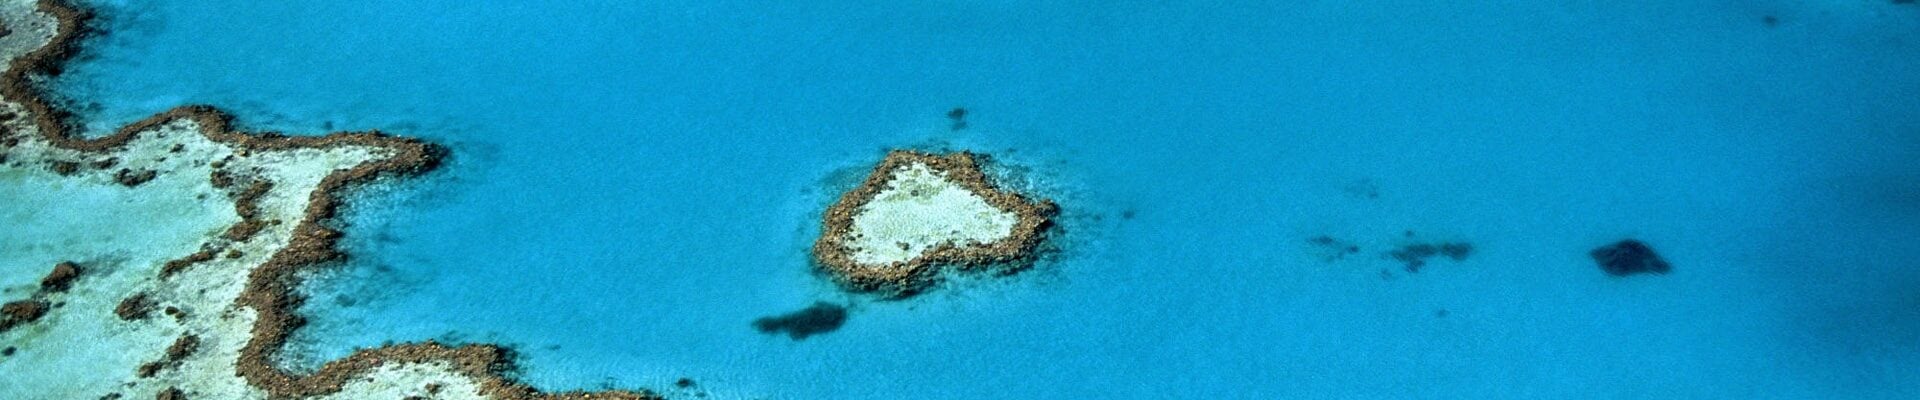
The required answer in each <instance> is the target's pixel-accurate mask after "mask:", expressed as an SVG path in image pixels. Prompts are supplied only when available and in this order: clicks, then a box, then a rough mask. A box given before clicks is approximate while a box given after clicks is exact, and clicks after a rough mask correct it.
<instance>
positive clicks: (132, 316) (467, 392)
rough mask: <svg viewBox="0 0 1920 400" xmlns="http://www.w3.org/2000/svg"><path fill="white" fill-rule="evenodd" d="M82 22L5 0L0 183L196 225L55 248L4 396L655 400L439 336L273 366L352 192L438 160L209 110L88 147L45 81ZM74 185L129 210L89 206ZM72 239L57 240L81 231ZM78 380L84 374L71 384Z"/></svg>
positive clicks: (58, 201) (328, 256) (431, 153)
mask: <svg viewBox="0 0 1920 400" xmlns="http://www.w3.org/2000/svg"><path fill="white" fill-rule="evenodd" d="M87 18H88V14H87V13H86V12H85V11H84V10H80V9H77V8H74V7H71V6H68V5H66V4H62V3H61V2H59V1H56V0H40V1H38V2H34V1H32V0H0V26H4V27H6V28H5V33H0V57H4V58H5V59H6V60H9V61H10V62H9V63H7V64H6V65H5V66H4V68H5V70H4V73H0V97H3V99H0V184H7V185H15V184H17V185H23V186H33V187H44V188H46V190H48V191H53V192H58V193H56V195H49V196H42V197H43V198H40V199H39V200H32V199H28V200H20V201H23V202H28V201H40V202H42V203H44V204H41V203H20V205H22V207H21V208H26V207H39V208H40V209H38V210H35V212H38V211H47V212H56V211H58V210H55V209H67V208H71V209H77V210H81V211H92V210H95V208H89V207H96V208H98V207H104V208H100V209H102V210H107V212H109V213H108V214H107V215H90V216H88V218H97V219H99V220H102V221H114V220H136V219H148V218H151V219H169V220H171V219H182V218H185V219H190V220H192V221H197V222H194V223H190V224H180V225H178V226H181V227H184V228H181V233H180V234H179V235H170V236H167V235H163V236H166V237H164V239H166V240H151V241H148V242H142V243H116V244H114V245H113V246H107V247H103V248H111V249H112V250H98V251H97V252H88V253H84V254H60V255H59V257H58V258H57V259H61V260H73V261H76V262H78V263H77V264H61V265H59V266H55V267H54V270H55V272H54V273H52V274H49V276H50V278H49V280H48V281H47V282H48V283H47V284H46V285H45V286H44V289H45V290H39V291H36V292H35V294H34V295H33V297H34V298H33V299H31V300H30V301H32V302H34V303H33V304H50V306H48V307H34V308H36V309H34V310H29V309H28V308H29V307H25V306H22V307H15V308H20V312H19V314H21V315H22V316H25V315H27V314H28V311H36V312H33V313H32V314H37V315H34V316H33V317H34V318H32V319H25V318H19V319H18V323H17V326H13V327H11V329H8V330H5V331H0V343H6V345H7V346H8V348H9V351H8V353H9V354H7V355H6V357H4V358H0V376H5V377H7V378H5V379H0V381H5V382H0V398H73V399H79V398H103V397H105V398H115V397H117V398H152V397H156V396H158V397H161V398H211V399H258V398H274V399H282V398H338V399H366V398H403V397H405V398H436V399H454V398H472V399H478V398H491V399H536V398H537V399H650V398H657V396H654V395H652V394H650V393H646V392H632V391H605V392H592V393H588V392H570V393H541V392H538V391H536V390H534V389H532V388H531V387H528V386H526V385H524V384H521V383H517V382H514V381H513V380H511V379H509V378H507V377H506V376H504V375H503V373H504V371H506V370H509V369H510V368H511V366H510V359H511V357H510V354H509V352H508V351H507V350H506V349H504V348H501V347H498V346H493V345H464V346H449V345H443V344H438V343H434V342H432V341H427V342H421V343H406V344H397V345H390V346H384V347H380V348H374V349H365V350H361V351H358V352H355V353H353V354H352V355H350V356H348V357H345V358H342V359H338V360H333V361H330V362H327V363H325V364H324V365H322V366H320V367H319V368H317V369H315V370H313V371H294V370H290V369H288V368H285V367H283V366H281V365H279V364H278V363H277V362H276V359H277V358H278V357H280V356H279V355H278V353H279V352H280V351H281V350H282V348H283V347H284V346H285V344H286V342H287V338H288V336H289V334H290V333H291V332H292V331H293V330H294V329H297V328H299V327H300V326H301V325H302V318H301V316H299V315H297V314H296V313H295V310H296V309H297V308H298V307H299V305H300V304H301V303H302V302H303V301H304V299H303V298H302V296H301V295H300V294H298V293H297V292H296V291H295V288H296V287H298V286H299V285H300V284H301V281H302V280H303V279H305V277H306V276H307V275H309V274H311V273H312V271H315V270H317V268H318V267H319V266H322V265H327V263H333V262H337V261H338V260H340V259H341V258H343V257H344V256H345V255H343V254H341V253H340V252H338V251H336V247H335V243H336V242H337V241H338V240H339V239H340V238H341V232H340V231H338V230H335V229H333V228H331V227H329V225H330V224H332V219H333V217H334V213H335V211H336V210H337V209H338V208H339V207H340V206H341V197H340V196H341V194H340V193H341V192H342V191H343V190H346V189H348V188H350V187H352V186H353V185H356V184H362V183H365V182H369V181H372V180H375V179H379V178H381V177H388V176H404V175H410V174H417V173H420V172H422V171H426V170H429V169H431V168H433V167H435V165H436V163H437V162H438V160H439V158H440V156H441V154H443V150H442V149H441V148H439V147H437V146H435V145H432V144H429V143H425V142H421V141H418V140H413V139H407V138H399V137H393V136H389V135H385V134H382V133H380V132H340V133H333V134H328V135H324V136H297V137H289V136H282V135H278V134H274V133H252V134H247V133H240V132H237V131H235V130H234V129H233V128H232V127H231V125H230V122H229V121H230V117H229V116H228V115H226V114H224V113H222V112H220V111H218V110H216V109H213V108H211V107H206V106H182V107H179V108H175V109H173V110H171V111H168V112H165V113H162V114H159V115H155V116H152V117H150V118H147V119H145V120H142V121H139V122H136V123H133V124H131V125H128V126H126V127H124V128H121V129H119V130H118V131H117V132H114V133H113V134H110V135H107V136H105V137H100V138H96V139H86V138H83V137H80V136H79V134H80V133H81V132H77V128H74V127H72V126H69V125H68V120H69V119H70V117H69V116H68V115H67V114H65V113H64V112H63V111H62V110H60V109H58V108H57V107H54V106H53V105H52V104H51V103H49V102H48V101H47V100H46V99H45V98H44V97H43V96H41V94H40V93H39V91H38V89H37V88H36V87H35V83H36V82H37V81H38V80H40V79H42V78H43V77H44V76H45V75H50V74H56V73H58V71H59V64H60V63H62V62H64V61H65V60H67V59H68V58H69V57H71V56H72V54H73V53H74V50H75V48H74V46H75V44H76V43H77V42H78V40H79V39H80V37H81V36H83V34H84V33H85V32H87V30H86V25H85V23H86V21H87ZM62 191H72V192H75V193H78V194H85V195H86V196H101V197H105V198H110V199H117V200H119V201H116V202H86V201H80V198H79V197H81V196H68V197H62V196H60V195H58V194H61V193H66V192H62ZM9 201H14V200H13V199H10V200H9ZM94 203H106V205H104V206H102V205H100V204H94ZM9 208H12V207H9ZM0 212H15V210H0ZM76 212H78V211H76ZM82 214H84V213H82ZM15 217H18V218H20V219H25V220H33V219H34V218H43V219H48V218H50V217H33V216H28V215H24V214H23V215H13V216H9V218H15ZM10 220H11V219H10ZM62 226H65V225H62ZM76 226H78V225H76ZM136 226H139V225H138V224H125V225H122V227H123V228H126V227H136ZM206 228H212V229H206ZM156 229H158V228H156ZM71 230H72V229H68V230H59V229H55V230H51V231H49V232H51V233H47V234H48V235H74V236H72V237H74V238H78V237H80V236H79V235H80V234H81V232H69V231H71ZM172 236H179V237H172ZM47 239H48V240H47V241H48V242H52V243H67V242H73V241H74V240H68V239H69V238H68V237H64V236H63V237H60V238H47ZM76 240H77V239H76ZM49 249H51V250H49ZM13 250H15V249H12V248H9V249H8V251H13ZM30 250H33V251H74V252H83V251H85V250H71V249H67V248H64V246H40V247H34V248H32V249H30ZM77 266H84V268H77ZM149 309H160V310H164V315H165V316H166V317H167V318H158V317H155V316H149V315H148V314H147V310H149ZM155 360H159V361H155ZM63 367H64V368H86V370H85V371H72V370H62V369H61V368H63ZM103 371H104V372H103ZM73 374H88V376H87V379H60V378H59V377H61V376H66V377H69V378H70V377H71V375H73ZM35 377H39V378H48V379H33V378H35Z"/></svg>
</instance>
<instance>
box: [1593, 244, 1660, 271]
mask: <svg viewBox="0 0 1920 400" xmlns="http://www.w3.org/2000/svg"><path fill="white" fill-rule="evenodd" d="M1587 255H1589V256H1593V262H1595V263H1598V264H1600V269H1601V270H1603V271H1607V274H1608V275H1613V276H1627V275H1633V274H1641V273H1651V274H1666V273H1667V271H1671V270H1673V266H1671V265H1668V264H1667V260H1665V259H1662V258H1660V255H1659V254H1655V253H1654V252H1653V248H1652V247H1647V244H1646V243H1641V242H1640V241H1638V240H1633V239H1627V240H1622V241H1619V242H1617V243H1614V244H1610V245H1606V246H1600V248H1596V249H1593V251H1590V252H1587Z"/></svg>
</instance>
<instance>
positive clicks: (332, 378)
mask: <svg viewBox="0 0 1920 400" xmlns="http://www.w3.org/2000/svg"><path fill="white" fill-rule="evenodd" d="M38 6H39V8H40V10H41V11H42V12H45V13H47V14H48V15H52V16H53V17H54V18H55V19H56V22H57V24H56V28H55V31H54V34H53V38H52V39H51V40H50V41H49V43H48V44H47V45H46V46H44V47H41V48H39V49H35V50H34V51H32V52H29V53H27V54H26V55H25V56H22V57H20V58H19V59H15V60H13V61H12V64H11V68H9V69H8V70H7V71H6V72H5V73H4V74H0V95H4V96H5V97H6V98H7V99H10V100H12V101H15V102H18V103H19V104H20V105H21V106H22V107H23V108H25V109H26V111H27V112H28V113H31V118H33V121H32V123H33V124H34V125H35V126H36V127H38V128H39V132H40V134H41V135H42V136H44V137H45V139H46V140H47V141H48V142H49V143H51V144H52V145H54V146H57V147H62V148H67V149H72V150H76V151H83V152H109V151H112V150H115V149H118V148H120V147H122V146H124V145H125V144H126V143H127V142H129V141H131V140H133V139H134V138H135V136H136V135H138V134H139V132H141V131H143V130H147V129H150V128H153V127H156V126H160V125H162V124H166V123H168V122H172V121H175V120H191V121H195V122H198V123H199V125H200V134H201V135H203V136H205V137H207V138H208V139H210V140H213V141H215V142H220V143H224V144H227V145H231V146H234V147H236V148H238V149H241V150H242V151H260V150H285V149H296V148H315V149H327V148H335V147H341V146H365V147H377V148H384V149H387V150H390V151H392V152H393V156H391V157H389V158H387V159H385V160H382V161H380V162H372V163H366V164H361V165H357V166H354V167H353V168H350V169H347V170H343V171H336V172H334V173H333V174H331V175H328V176H327V177H326V178H324V179H323V180H322V181H321V183H320V185H319V187H318V188H316V189H315V190H314V191H313V192H312V193H311V194H309V195H308V196H309V198H308V200H309V205H308V207H307V209H306V211H305V212H304V216H303V218H301V220H300V221H298V222H296V223H295V224H294V228H293V237H292V239H291V241H290V243H289V244H288V245H287V247H286V248H284V249H282V250H280V251H279V252H277V253H274V254H272V255H270V256H269V258H268V259H267V261H266V262H265V263H264V264H262V265H260V266H259V267H258V268H256V269H255V270H253V271H252V273H251V274H250V275H249V276H248V278H247V279H248V281H247V283H246V289H245V290H244V291H243V292H242V293H241V295H240V299H239V300H238V303H239V305H241V306H244V307H248V308H252V309H253V310H254V311H255V312H256V313H257V314H258V316H259V318H258V320H257V322H256V323H255V324H254V326H253V330H252V333H253V337H252V338H250V339H249V340H248V342H247V344H246V346H245V347H244V348H242V350H241V353H240V357H239V358H238V359H237V360H236V361H235V368H236V369H237V371H238V374H239V375H240V376H241V377H243V378H245V379H246V380H247V382H248V383H249V384H252V385H253V386H256V387H259V388H260V389H262V390H265V391H266V392H267V393H268V395H269V396H270V397H273V398H300V397H309V396H315V395H323V394H329V393H334V392H338V391H339V390H340V389H341V387H342V386H343V385H344V384H345V383H346V381H347V380H348V379H349V378H350V377H352V376H356V375H360V374H362V373H364V372H367V371H368V370H370V369H372V368H374V367H377V366H380V365H382V364H384V363H389V362H400V363H410V362H434V361H441V362H447V363H449V364H451V365H453V366H455V369H456V370H457V371H459V372H461V373H463V374H466V375H467V376H468V377H470V378H472V379H475V380H476V381H478V383H479V384H480V387H481V391H482V392H483V394H485V395H487V396H489V397H493V398H496V399H657V398H659V397H658V396H656V395H653V394H651V393H647V392H631V391H620V390H614V391H604V392H591V393H589V392H567V393H540V392H538V391H536V390H534V389H532V388H531V387H529V386H526V385H525V384H521V383H518V382H514V381H512V380H510V379H508V378H507V377H506V376H505V375H504V374H503V372H504V371H506V370H508V369H510V368H511V362H510V361H511V360H510V357H509V353H508V351H507V350H506V349H505V348H501V347H498V346H493V345H466V346H457V347H449V346H444V345H440V344H437V343H433V342H431V341H429V342H425V343H410V344H399V345H392V346H385V347H380V348H374V349H366V350H361V351H358V352H355V353H354V354H352V355H349V356H347V357H345V358H342V359H339V360H334V361H331V362H328V363H326V364H324V365H322V366H321V367H320V369H319V370H318V371H316V372H314V373H312V374H308V375H296V374H295V373H294V372H291V371H287V370H284V369H281V368H278V367H276V366H275V365H273V363H272V362H271V361H270V359H271V357H270V355H271V354H273V353H274V352H275V351H277V350H279V349H280V348H282V347H283V346H285V344H286V341H287V337H288V336H289V334H290V333H291V332H292V330H293V329H296V328H298V327H299V326H300V325H301V324H302V320H301V317H300V316H299V315H297V314H296V313H295V312H294V310H295V309H297V308H298V307H299V305H300V303H301V302H302V301H303V299H302V298H301V297H300V296H299V295H298V294H296V293H294V290H293V289H294V287H296V286H298V284H299V277H298V276H297V275H296V274H295V272H297V271H300V270H301V269H303V268H308V267H311V266H315V265H319V264H321V263H323V262H327V261H331V260H337V259H339V258H341V257H342V254H340V253H339V252H338V251H336V250H335V242H336V241H337V240H339V238H340V232H339V231H336V230H334V229H332V228H329V227H327V226H325V224H324V222H326V221H329V220H330V219H331V218H332V217H334V213H335V212H336V210H337V209H338V208H339V206H340V199H339V193H340V192H341V191H342V190H343V189H344V188H347V187H349V186H351V185H353V184H355V183H361V182H366V181H368V180H371V179H373V178H376V177H380V176H388V175H406V174H417V173H421V172H424V171H427V170H430V169H432V168H434V167H435V166H437V164H438V162H439V160H440V158H441V157H442V156H443V155H444V153H445V152H444V149H442V148H441V147H439V146H435V145H432V144H428V143H425V142H422V141H419V140H415V139H409V138H400V137H394V136H389V135H386V134H382V133H380V132H377V131H374V132H337V133H332V134H328V135H325V136H299V137H288V136H283V135H279V134H274V133H256V134H246V133H241V132H239V131H236V130H234V129H233V128H232V126H231V124H230V123H231V117H230V116H229V115H227V114H226V113H224V112H221V111H219V110H217V109H214V108H213V107H209V106H200V105H189V106H181V107H178V108H175V109H173V110H170V111H167V112H164V113H161V114H159V115H155V116H152V117H149V118H147V119H145V120H141V121H139V122H135V123H133V124H130V125H128V126H125V127H122V128H120V129H119V130H118V131H116V132H115V133H114V134H112V135H108V136H105V137H101V138H96V139H85V138H81V137H78V136H76V135H73V132H72V131H70V128H69V127H68V124H67V123H66V121H67V119H68V114H67V113H66V111H65V110H61V109H59V108H57V107H54V106H53V105H52V104H51V103H49V102H48V101H47V100H46V99H45V98H44V97H43V96H41V95H40V93H39V90H38V88H36V87H34V85H33V80H32V79H30V76H31V75H35V74H44V75H53V74H58V73H59V67H60V63H62V62H64V61H65V60H67V59H69V58H70V57H71V56H72V55H73V54H74V52H75V50H76V46H77V44H78V42H79V39H80V38H81V37H82V36H85V35H86V34H87V32H88V31H87V25H86V22H87V21H88V19H89V18H90V14H89V13H87V12H86V11H84V10H82V9H79V8H76V7H73V6H70V5H68V4H65V3H64V2H62V1H60V0H40V1H39V3H38ZM195 258H197V257H195ZM174 392H175V393H173V395H174V396H175V397H178V395H179V393H177V391H174ZM163 396H165V394H163Z"/></svg>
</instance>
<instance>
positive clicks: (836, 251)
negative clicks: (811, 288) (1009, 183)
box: [813, 150, 1059, 296]
mask: <svg viewBox="0 0 1920 400" xmlns="http://www.w3.org/2000/svg"><path fill="white" fill-rule="evenodd" d="M981 158H985V156H979V155H975V154H974V153H971V152H965V151H962V152H957V153H950V154H946V155H933V154H929V153H922V152H917V151H911V150H894V151H891V152H888V153H887V157H886V158H885V159H883V160H881V161H880V165H877V166H875V167H874V168H873V172H872V173H871V174H868V175H867V179H866V180H865V181H863V182H861V183H860V186H859V187H856V188H854V189H853V190H852V191H849V192H847V193H846V194H845V195H842V196H840V200H839V201H836V202H834V203H833V206H831V207H828V208H827V211H826V214H825V218H823V220H824V226H823V227H822V229H821V234H820V239H819V240H816V241H814V243H813V256H814V259H815V261H818V262H819V264H820V265H821V266H822V267H823V268H824V269H826V270H827V271H828V272H831V273H832V274H833V275H834V277H835V278H836V279H837V280H839V281H840V282H841V283H842V284H843V285H845V286H847V287H849V288H851V289H853V290H856V291H863V292H879V293H886V294H890V295H893V296H910V295H912V294H914V293H917V292H919V291H920V290H921V289H923V288H925V287H926V286H928V285H930V284H932V280H933V276H934V274H933V273H934V272H935V271H936V270H937V269H938V268H937V267H939V266H942V265H955V266H959V267H960V268H962V269H973V268H979V267H985V266H994V265H1002V266H1015V267H1017V266H1019V265H1021V264H1024V263H1026V262H1029V261H1031V259H1032V255H1033V252H1034V248H1035V247H1036V246H1038V245H1039V244H1040V241H1041V239H1042V238H1043V237H1044V236H1045V234H1046V231H1047V228H1048V227H1049V226H1051V224H1052V218H1053V216H1054V215H1055V214H1056V213H1058V212H1059V206H1057V205H1055V204H1054V203H1053V201H1051V200H1044V199H1042V200H1038V201H1034V200H1029V199H1027V198H1026V197H1025V196H1021V195H1019V194H1016V193H1012V192H1008V191H1003V190H1000V189H999V188H997V187H995V186H994V184H993V182H992V181H991V180H990V179H988V178H987V175H986V173H985V172H983V171H981V169H980V163H979V161H978V159H981ZM913 164H925V165H926V166H927V167H928V168H931V169H933V170H934V171H937V172H940V173H942V174H944V175H945V176H946V178H947V179H948V180H951V181H953V182H954V183H956V184H958V185H960V186H961V187H963V188H965V189H967V190H968V191H970V192H973V193H974V194H975V195H978V196H980V197H981V198H982V199H985V200H986V202H987V204H988V205H992V206H993V207H994V208H998V209H1001V210H1005V211H1007V212H1010V213H1013V214H1014V215H1016V216H1017V217H1018V218H1019V219H1018V221H1016V222H1015V223H1014V225H1013V232H1012V234H1011V235H1009V236H1008V237H1007V238H1005V239H1001V240H999V241H995V242H993V243H980V244H969V245H965V246H956V245H953V244H943V245H940V246H937V247H934V248H931V249H927V251H926V252H924V253H921V254H920V255H919V256H917V257H914V258H913V259H911V260H906V261H900V262H894V263H889V264H885V265H869V264H861V263H860V262H858V261H855V260H854V259H853V254H852V253H853V251H852V250H851V249H849V248H848V247H847V241H848V240H849V239H851V236H852V230H853V217H854V214H856V213H858V212H859V210H860V206H862V205H865V204H866V203H867V202H868V201H871V200H873V197H874V196H876V195H879V194H880V192H881V191H883V190H886V189H887V187H888V182H889V181H890V180H891V178H892V177H893V172H894V170H897V169H900V168H906V167H909V166H911V165H913Z"/></svg>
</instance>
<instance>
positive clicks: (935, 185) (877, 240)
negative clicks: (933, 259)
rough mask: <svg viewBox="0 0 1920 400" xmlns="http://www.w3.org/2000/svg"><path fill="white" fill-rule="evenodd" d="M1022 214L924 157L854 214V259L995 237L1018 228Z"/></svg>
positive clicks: (905, 256)
mask: <svg viewBox="0 0 1920 400" xmlns="http://www.w3.org/2000/svg"><path fill="white" fill-rule="evenodd" d="M1018 220H1019V216H1018V215H1015V214H1014V213H1012V212H1008V211H1006V210H1001V209H998V208H994V207H993V205H990V204H987V201H986V199H984V198H981V197H980V196H979V195H977V194H974V193H973V192H972V191H969V190H967V188H965V187H962V186H960V185H959V184H957V183H954V182H953V181H952V180H950V179H947V177H946V176H945V174H942V173H940V172H937V171H934V170H933V168H930V167H928V166H927V165H926V164H924V163H913V164H911V165H908V166H906V167H901V168H898V169H895V170H894V171H893V175H892V176H890V177H889V178H888V181H887V188H886V189H884V190H881V191H880V193H879V194H877V195H874V197H873V199H872V200H870V201H868V202H867V203H866V204H863V205H861V206H860V209H859V211H857V212H856V213H855V214H854V215H853V224H852V228H851V230H850V231H849V234H850V235H852V237H851V240H849V241H848V242H847V244H848V247H849V248H850V249H852V250H853V254H852V255H853V260H854V261H855V262H858V263H861V264H869V265H885V264H889V263H894V262H902V261H907V260H912V259H913V258H915V257H919V256H920V254H922V253H925V252H926V251H927V250H928V249H932V248H934V247H937V246H940V245H943V244H953V245H967V244H977V243H991V242H994V241H998V240H1001V239H1005V238H1007V237H1008V236H1010V235H1012V234H1013V225H1014V223H1015V222H1016V221H1018Z"/></svg>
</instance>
